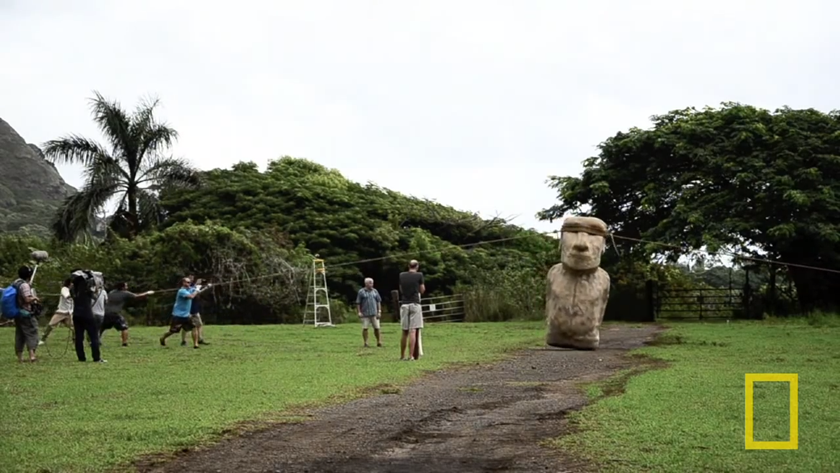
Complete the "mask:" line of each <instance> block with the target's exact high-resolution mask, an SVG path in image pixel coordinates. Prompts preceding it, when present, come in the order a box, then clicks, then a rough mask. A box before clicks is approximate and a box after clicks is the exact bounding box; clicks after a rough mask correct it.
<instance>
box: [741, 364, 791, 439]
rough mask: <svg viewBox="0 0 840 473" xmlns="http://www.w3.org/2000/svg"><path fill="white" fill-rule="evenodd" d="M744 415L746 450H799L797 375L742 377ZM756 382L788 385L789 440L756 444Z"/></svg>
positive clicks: (776, 374)
mask: <svg viewBox="0 0 840 473" xmlns="http://www.w3.org/2000/svg"><path fill="white" fill-rule="evenodd" d="M744 382H745V389H744V390H745V395H746V413H745V416H744V422H745V427H746V428H745V433H744V448H745V449H746V450H798V449H799V375H798V374H796V373H792V374H783V373H748V374H746V375H745V376H744ZM756 382H771V383H789V384H790V440H787V441H775V442H757V441H756V440H755V433H754V431H753V430H754V427H755V426H754V423H755V422H754V419H753V387H754V385H755V383H756Z"/></svg>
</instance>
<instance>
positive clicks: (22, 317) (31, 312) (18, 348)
mask: <svg viewBox="0 0 840 473" xmlns="http://www.w3.org/2000/svg"><path fill="white" fill-rule="evenodd" d="M30 279H32V268H30V267H29V266H21V267H20V268H19V269H18V279H16V280H15V282H13V283H12V285H11V286H9V287H7V288H5V289H4V290H3V296H2V297H1V298H0V307H1V308H2V310H3V316H4V317H6V318H7V319H12V320H14V321H15V354H16V355H17V358H18V361H19V362H21V363H22V362H23V349H24V348H28V350H29V361H30V362H33V363H34V362H35V361H38V360H37V359H36V358H35V350H37V349H38V342H39V341H40V340H39V338H38V319H37V318H36V316H37V315H38V313H39V310H38V308H39V307H40V302H39V301H38V298H37V297H36V296H35V293H34V292H33V291H32V286H30V284H29V281H30Z"/></svg>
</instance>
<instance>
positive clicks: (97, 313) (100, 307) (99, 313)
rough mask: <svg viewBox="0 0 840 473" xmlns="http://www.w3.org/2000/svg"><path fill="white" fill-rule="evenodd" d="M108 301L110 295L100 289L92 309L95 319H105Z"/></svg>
mask: <svg viewBox="0 0 840 473" xmlns="http://www.w3.org/2000/svg"><path fill="white" fill-rule="evenodd" d="M107 301H108V294H107V293H106V292H105V291H104V290H103V289H100V290H99V295H98V296H97V297H96V302H94V303H93V306H92V307H91V310H92V311H93V316H94V317H105V303H106V302H107Z"/></svg>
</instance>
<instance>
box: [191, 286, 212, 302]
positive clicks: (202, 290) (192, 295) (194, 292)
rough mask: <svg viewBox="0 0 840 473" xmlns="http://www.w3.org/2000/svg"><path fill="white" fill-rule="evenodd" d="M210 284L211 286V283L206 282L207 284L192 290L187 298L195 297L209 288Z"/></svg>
mask: <svg viewBox="0 0 840 473" xmlns="http://www.w3.org/2000/svg"><path fill="white" fill-rule="evenodd" d="M212 286H213V285H212V284H208V285H206V286H204V287H202V288H201V290H199V291H193V293H192V294H190V295H188V296H187V299H195V298H196V297H198V295H199V294H201V293H202V292H204V291H206V290H207V289H210V288H211V287H212Z"/></svg>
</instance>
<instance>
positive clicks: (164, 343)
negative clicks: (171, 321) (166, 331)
mask: <svg viewBox="0 0 840 473" xmlns="http://www.w3.org/2000/svg"><path fill="white" fill-rule="evenodd" d="M160 346H162V347H165V346H166V340H164V339H163V337H161V338H160Z"/></svg>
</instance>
